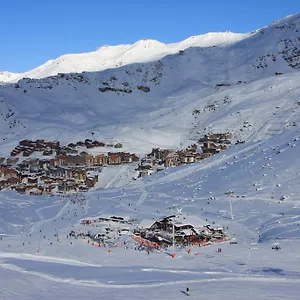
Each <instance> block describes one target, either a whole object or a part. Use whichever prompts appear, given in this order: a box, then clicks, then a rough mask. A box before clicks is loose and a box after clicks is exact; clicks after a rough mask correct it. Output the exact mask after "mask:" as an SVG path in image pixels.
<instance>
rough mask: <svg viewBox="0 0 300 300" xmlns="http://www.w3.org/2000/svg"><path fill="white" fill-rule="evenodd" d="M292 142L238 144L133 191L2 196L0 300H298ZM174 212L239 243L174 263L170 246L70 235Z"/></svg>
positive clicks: (298, 211) (298, 221) (293, 135)
mask: <svg viewBox="0 0 300 300" xmlns="http://www.w3.org/2000/svg"><path fill="white" fill-rule="evenodd" d="M288 135H289V139H290V140H291V143H290V145H288V144H286V143H284V144H282V141H281V137H280V135H279V136H277V137H274V138H272V139H270V140H268V142H262V143H261V142H253V143H251V144H248V145H247V144H244V145H235V146H233V147H232V148H230V149H229V150H228V152H227V155H226V158H227V159H226V160H225V159H224V156H223V155H222V154H219V155H216V156H214V157H212V158H210V159H208V160H205V161H203V162H200V163H196V164H193V165H189V166H181V167H178V168H169V169H166V171H165V172H164V174H162V172H161V173H158V174H155V175H153V176H151V178H150V177H149V178H146V179H145V180H143V181H140V182H139V183H137V185H136V186H132V187H130V186H127V187H123V188H115V189H104V190H99V191H94V192H89V193H84V194H73V195H61V196H53V197H40V196H39V197H37V198H35V197H29V196H24V195H23V196H20V195H17V194H15V193H9V192H3V193H1V202H0V205H1V210H0V212H1V215H0V216H1V223H0V224H1V228H0V230H1V234H2V236H1V237H2V239H1V241H0V251H1V252H0V261H1V263H0V267H1V268H0V273H1V281H0V291H1V294H0V295H1V299H20V297H21V298H22V299H37V298H39V297H42V298H43V299H54V298H55V297H64V298H66V299H82V298H83V297H85V298H89V299H107V298H109V299H153V298H156V299H182V297H186V294H185V290H186V287H189V289H190V292H191V296H192V297H196V298H197V299H207V298H208V297H209V299H221V298H222V299H232V298H234V299H253V297H255V298H257V299H268V298H272V299H298V291H299V283H300V271H299V262H300V253H299V246H300V240H299V232H300V230H299V229H300V217H299V215H300V205H299V199H298V194H299V193H298V192H299V184H298V183H299V176H300V173H299V169H298V164H297V163H295V162H296V161H295V157H296V156H297V153H299V143H298V139H297V138H298V136H299V132H298V131H297V130H296V129H295V130H291V131H290V132H289V133H288ZM286 137H287V133H286V134H285V138H286ZM293 141H294V142H293ZM278 149H279V150H280V151H278ZM279 152H280V153H279ZM281 155H285V156H286V159H285V160H284V161H283V160H281V158H280V156H281ZM290 178H294V180H290ZM228 190H231V191H232V193H231V197H230V199H231V201H232V206H233V219H231V215H230V206H229V196H228V195H225V193H226V191H228ZM270 195H272V196H270ZM282 196H284V200H283V198H282ZM128 204H130V205H128ZM172 206H176V207H181V208H182V211H181V214H182V216H187V217H188V216H194V215H197V216H198V217H199V218H201V219H202V220H203V221H204V222H207V223H208V224H213V223H215V224H221V225H222V226H224V227H225V228H227V229H226V232H227V233H228V234H229V235H230V236H231V237H232V240H235V241H236V242H237V244H231V243H230V242H229V241H228V242H223V243H218V244H212V245H210V246H207V247H198V246H197V247H193V246H191V247H190V249H191V252H190V253H188V251H187V248H181V249H180V248H178V247H175V253H176V257H175V258H172V257H171V252H172V249H171V248H167V249H159V250H152V251H150V254H148V253H147V251H144V250H138V249H136V247H135V243H134V241H133V240H132V238H131V236H130V233H128V235H122V237H121V238H120V239H119V240H117V241H116V244H118V247H116V246H115V245H107V246H106V247H103V246H100V247H99V246H97V244H94V245H92V243H88V241H87V239H81V238H78V239H71V238H69V237H67V235H68V233H69V232H70V231H71V230H77V229H78V228H80V222H81V220H82V219H84V218H88V217H97V216H103V215H106V216H108V215H120V216H124V217H130V218H133V219H134V218H136V220H137V221H143V220H152V219H157V218H159V217H161V216H162V215H168V214H170V207H172ZM124 241H127V244H126V245H127V247H123V245H124V244H123V242H124ZM275 245H278V246H279V247H280V248H281V249H279V250H275V249H272V247H274V246H275ZM218 248H221V249H222V251H221V252H218V251H217V249H218ZM135 249H136V250H135Z"/></svg>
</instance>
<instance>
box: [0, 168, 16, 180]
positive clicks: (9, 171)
mask: <svg viewBox="0 0 300 300" xmlns="http://www.w3.org/2000/svg"><path fill="white" fill-rule="evenodd" d="M1 177H2V178H6V179H8V178H19V172H18V171H17V170H15V169H13V168H11V167H9V166H3V167H0V178H1Z"/></svg>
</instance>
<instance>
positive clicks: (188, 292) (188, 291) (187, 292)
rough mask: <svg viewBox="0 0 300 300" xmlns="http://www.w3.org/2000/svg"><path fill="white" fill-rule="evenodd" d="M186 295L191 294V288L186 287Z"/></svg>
mask: <svg viewBox="0 0 300 300" xmlns="http://www.w3.org/2000/svg"><path fill="white" fill-rule="evenodd" d="M186 295H187V296H189V295H190V289H189V288H188V287H187V288H186Z"/></svg>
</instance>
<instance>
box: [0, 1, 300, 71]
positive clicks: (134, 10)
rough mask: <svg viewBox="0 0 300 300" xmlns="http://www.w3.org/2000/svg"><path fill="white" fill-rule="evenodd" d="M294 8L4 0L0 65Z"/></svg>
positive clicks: (37, 61) (236, 24)
mask: <svg viewBox="0 0 300 300" xmlns="http://www.w3.org/2000/svg"><path fill="white" fill-rule="evenodd" d="M299 11H300V1H298V0H287V1H282V0H281V1H279V0H272V1H269V0H260V1H259V0H214V1H206V0H184V1H183V0H181V1H180V0H151V1H148V0H111V1H107V0H81V1H79V0H72V1H71V0H59V1H58V0H49V1H48V0H15V1H8V0H4V1H2V3H1V7H0V26H1V27H0V28H1V46H0V71H11V72H24V71H27V70H30V69H32V68H34V67H37V66H39V65H41V64H43V63H45V62H46V61H47V60H49V59H54V58H57V57H58V56H60V55H63V54H67V53H80V52H90V51H94V50H96V49H97V48H98V47H99V46H101V45H116V44H122V43H134V42H135V41H137V40H139V39H141V38H152V39H157V40H159V41H161V42H164V43H170V42H177V41H180V40H183V39H185V38H187V37H189V36H191V35H199V34H202V33H206V32H212V31H226V30H230V31H233V32H248V31H252V30H255V29H258V28H260V27H263V26H265V25H268V24H269V23H271V22H272V21H274V20H277V19H280V18H283V17H284V16H286V15H289V14H294V13H297V12H299Z"/></svg>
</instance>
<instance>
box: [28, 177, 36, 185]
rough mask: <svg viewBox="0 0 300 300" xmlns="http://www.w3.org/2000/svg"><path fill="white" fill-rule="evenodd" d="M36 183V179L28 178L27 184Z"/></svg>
mask: <svg viewBox="0 0 300 300" xmlns="http://www.w3.org/2000/svg"><path fill="white" fill-rule="evenodd" d="M36 183H38V178H37V177H28V184H36Z"/></svg>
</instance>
